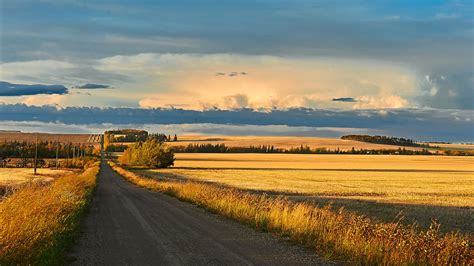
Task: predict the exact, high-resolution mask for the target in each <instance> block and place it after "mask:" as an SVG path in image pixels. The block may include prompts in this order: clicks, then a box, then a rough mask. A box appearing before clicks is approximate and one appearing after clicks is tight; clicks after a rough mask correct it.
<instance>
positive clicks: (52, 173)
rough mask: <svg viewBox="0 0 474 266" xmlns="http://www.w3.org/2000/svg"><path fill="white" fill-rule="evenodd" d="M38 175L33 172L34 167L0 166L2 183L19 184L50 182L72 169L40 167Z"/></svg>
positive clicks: (0, 183) (0, 181)
mask: <svg viewBox="0 0 474 266" xmlns="http://www.w3.org/2000/svg"><path fill="white" fill-rule="evenodd" d="M37 172H38V175H34V174H33V168H0V185H18V184H21V183H24V182H29V181H44V182H49V181H52V180H54V179H56V178H58V177H60V176H63V175H65V174H67V173H71V171H70V170H63V169H58V170H56V169H49V168H38V169H37Z"/></svg>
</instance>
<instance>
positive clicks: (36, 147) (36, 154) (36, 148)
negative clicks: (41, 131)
mask: <svg viewBox="0 0 474 266" xmlns="http://www.w3.org/2000/svg"><path fill="white" fill-rule="evenodd" d="M37 163H38V133H36V145H35V162H34V164H35V170H34V175H36V174H37V173H36V165H37Z"/></svg>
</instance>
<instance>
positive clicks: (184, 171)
mask: <svg viewBox="0 0 474 266" xmlns="http://www.w3.org/2000/svg"><path fill="white" fill-rule="evenodd" d="M176 157H177V160H176V162H175V168H170V169H158V170H148V169H136V171H138V172H139V173H142V174H145V175H148V176H153V177H172V178H183V179H193V180H200V181H207V182H216V183H220V184H224V185H228V186H232V187H237V188H241V189H250V190H256V191H266V192H269V193H276V194H285V195H288V196H289V197H290V198H292V199H294V200H298V201H299V200H306V201H307V200H310V201H313V202H316V203H318V204H328V203H332V204H333V205H334V206H335V207H337V208H339V207H345V208H347V209H349V210H352V211H356V212H359V213H362V214H365V215H369V216H372V217H376V218H379V219H381V220H385V221H387V220H388V221H391V220H393V219H394V218H395V216H396V215H397V214H398V213H399V212H400V211H402V212H403V215H405V216H406V219H407V222H413V221H416V222H418V223H420V224H421V225H429V224H430V222H431V219H432V218H437V219H439V220H440V222H442V223H443V224H444V228H445V229H448V230H449V229H460V230H463V231H471V232H474V227H473V224H472V222H471V220H472V219H471V218H472V215H473V214H474V212H473V210H474V193H473V192H472V191H474V158H472V157H451V156H390V155H387V156H384V155H301V154H176Z"/></svg>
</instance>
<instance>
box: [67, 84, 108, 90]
mask: <svg viewBox="0 0 474 266" xmlns="http://www.w3.org/2000/svg"><path fill="white" fill-rule="evenodd" d="M74 88H76V89H110V88H111V87H110V86H109V85H104V84H94V83H86V84H84V85H79V86H76V87H74Z"/></svg>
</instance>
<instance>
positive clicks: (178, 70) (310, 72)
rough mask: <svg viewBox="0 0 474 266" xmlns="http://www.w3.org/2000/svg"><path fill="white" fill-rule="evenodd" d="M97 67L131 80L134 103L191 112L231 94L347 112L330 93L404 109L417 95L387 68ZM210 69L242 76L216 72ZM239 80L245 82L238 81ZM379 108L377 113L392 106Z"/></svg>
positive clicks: (261, 62)
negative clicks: (389, 99)
mask: <svg viewBox="0 0 474 266" xmlns="http://www.w3.org/2000/svg"><path fill="white" fill-rule="evenodd" d="M97 68H98V69H99V70H101V71H103V72H106V73H121V74H122V75H126V76H128V77H130V78H129V79H130V80H136V81H137V83H136V84H133V87H134V90H133V91H130V92H124V93H129V95H130V97H140V96H141V97H140V98H139V99H138V100H137V101H139V102H140V106H144V107H145V106H146V107H160V106H167V105H169V104H170V103H172V104H173V105H178V104H179V105H182V106H187V108H191V109H196V110H202V109H206V108H212V107H213V106H216V107H219V108H221V109H226V108H230V106H234V104H228V101H227V102H226V101H225V99H228V98H227V96H229V95H236V94H241V95H245V96H246V97H247V107H250V108H254V109H258V108H274V107H276V108H291V107H311V108H314V107H318V108H334V107H337V108H343V109H347V108H353V105H354V103H352V104H350V103H348V102H345V103H344V102H339V104H338V102H335V101H333V100H332V99H333V96H334V95H335V94H337V95H344V96H347V97H348V98H349V97H350V98H354V99H357V98H358V97H362V96H368V97H370V96H372V97H379V96H380V95H382V96H385V95H396V96H399V97H400V98H403V99H406V101H408V104H407V105H404V106H410V105H411V103H410V97H412V96H413V95H416V94H417V92H416V90H417V80H418V77H417V76H416V73H415V72H414V71H412V70H411V69H409V68H404V67H400V66H398V65H393V64H391V63H386V62H377V61H363V60H342V59H337V58H318V57H306V58H292V57H278V56H262V55H260V56H256V55H237V54H152V53H149V54H138V55H130V56H114V57H109V58H104V59H101V60H99V62H98V64H97ZM215 69H222V70H226V69H246V71H245V72H244V71H240V72H237V71H234V72H232V71H230V72H229V71H222V72H217V73H216V72H215ZM242 72H244V73H245V74H242ZM209 73H215V74H214V75H209ZM247 73H252V74H251V75H247ZM229 75H231V76H233V77H232V78H230V77H229ZM241 76H242V77H243V76H245V78H238V77H241ZM224 77H229V78H224ZM122 87H124V86H122ZM183 95H186V96H187V97H183ZM223 99H224V100H223ZM382 103H383V102H381V103H380V104H379V105H378V106H379V107H380V108H393V106H394V105H388V106H382ZM160 104H161V105H160ZM237 106H241V105H237Z"/></svg>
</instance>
